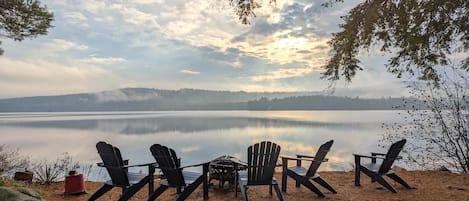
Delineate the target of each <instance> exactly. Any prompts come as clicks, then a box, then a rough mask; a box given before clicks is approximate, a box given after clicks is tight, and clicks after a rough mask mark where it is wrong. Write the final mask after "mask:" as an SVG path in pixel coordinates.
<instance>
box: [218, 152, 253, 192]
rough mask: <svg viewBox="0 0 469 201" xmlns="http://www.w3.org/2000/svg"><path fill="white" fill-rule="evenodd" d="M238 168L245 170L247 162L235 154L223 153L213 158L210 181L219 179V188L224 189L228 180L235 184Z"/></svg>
mask: <svg viewBox="0 0 469 201" xmlns="http://www.w3.org/2000/svg"><path fill="white" fill-rule="evenodd" d="M236 168H237V170H245V169H246V168H247V164H246V163H245V162H242V161H240V160H239V159H237V158H236V157H234V156H229V155H223V156H220V157H218V158H215V159H213V160H212V161H211V162H210V166H209V175H210V176H209V178H210V180H209V181H212V180H213V179H215V180H218V181H219V183H218V187H219V189H223V187H224V184H225V182H226V181H228V183H229V184H230V185H231V186H233V184H234V180H235V175H236V171H237V170H236Z"/></svg>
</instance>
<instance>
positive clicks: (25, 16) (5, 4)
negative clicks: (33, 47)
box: [0, 0, 53, 55]
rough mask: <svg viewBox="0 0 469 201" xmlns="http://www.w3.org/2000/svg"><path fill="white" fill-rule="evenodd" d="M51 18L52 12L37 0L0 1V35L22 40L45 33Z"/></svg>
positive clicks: (49, 25) (0, 50)
mask: <svg viewBox="0 0 469 201" xmlns="http://www.w3.org/2000/svg"><path fill="white" fill-rule="evenodd" d="M52 20H53V14H52V12H49V11H48V10H47V7H46V6H43V5H41V3H40V2H39V1H38V0H1V1H0V37H6V38H10V39H13V40H15V41H22V40H24V39H25V38H33V37H36V36H38V35H45V34H47V29H49V28H50V27H51V22H52ZM0 44H1V43H0ZM2 53H3V50H2V49H0V55H1V54H2Z"/></svg>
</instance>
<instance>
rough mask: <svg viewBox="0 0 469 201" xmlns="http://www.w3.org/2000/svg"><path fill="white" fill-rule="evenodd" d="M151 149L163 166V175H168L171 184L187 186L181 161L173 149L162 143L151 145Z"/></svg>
mask: <svg viewBox="0 0 469 201" xmlns="http://www.w3.org/2000/svg"><path fill="white" fill-rule="evenodd" d="M150 151H151V153H152V155H153V157H154V158H155V160H156V162H157V163H158V167H159V168H161V171H162V172H163V175H164V176H165V177H166V179H167V181H168V184H169V185H170V186H175V187H178V186H185V185H186V183H185V181H184V176H183V174H182V170H181V169H178V168H180V167H181V164H180V161H179V159H178V157H177V155H176V152H175V151H174V150H173V149H170V148H168V147H166V146H163V145H160V144H154V145H152V146H151V147H150Z"/></svg>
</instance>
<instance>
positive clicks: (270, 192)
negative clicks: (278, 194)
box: [269, 184, 272, 196]
mask: <svg viewBox="0 0 469 201" xmlns="http://www.w3.org/2000/svg"><path fill="white" fill-rule="evenodd" d="M269 195H270V196H272V184H269Z"/></svg>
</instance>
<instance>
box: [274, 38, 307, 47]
mask: <svg viewBox="0 0 469 201" xmlns="http://www.w3.org/2000/svg"><path fill="white" fill-rule="evenodd" d="M306 42H307V39H306V38H304V37H299V38H290V37H288V38H283V39H280V40H279V41H277V47H278V48H288V49H296V48H298V49H301V48H304V47H305V45H306Z"/></svg>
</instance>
